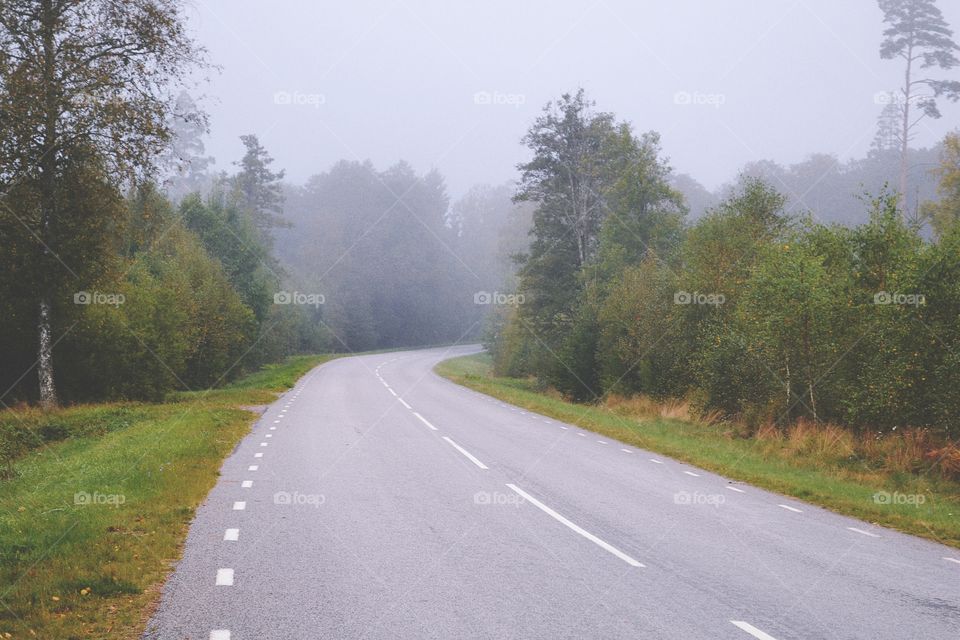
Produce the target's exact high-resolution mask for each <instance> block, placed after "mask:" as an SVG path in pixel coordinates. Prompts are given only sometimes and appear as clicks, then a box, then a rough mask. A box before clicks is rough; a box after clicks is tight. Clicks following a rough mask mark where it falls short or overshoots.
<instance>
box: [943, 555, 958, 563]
mask: <svg viewBox="0 0 960 640" xmlns="http://www.w3.org/2000/svg"><path fill="white" fill-rule="evenodd" d="M943 559H944V560H946V561H947V562H956V563H957V564H960V560H957V559H956V558H950V557H948V556H944V558H943Z"/></svg>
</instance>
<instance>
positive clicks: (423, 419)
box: [413, 411, 438, 431]
mask: <svg viewBox="0 0 960 640" xmlns="http://www.w3.org/2000/svg"><path fill="white" fill-rule="evenodd" d="M413 415H415V416H417V418H419V419H420V422H422V423H423V424H425V425H427V426H428V427H430V428H431V429H433V430H434V431H438V429H437V428H436V427H435V426H433V425H432V424H430V423H429V422H427V419H426V418H424V417H423V416H422V415H420V414H419V413H417V412H416V411H414V412H413Z"/></svg>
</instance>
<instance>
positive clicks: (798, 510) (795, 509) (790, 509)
mask: <svg viewBox="0 0 960 640" xmlns="http://www.w3.org/2000/svg"><path fill="white" fill-rule="evenodd" d="M777 506H778V507H780V508H781V509H786V510H787V511H793V512H794V513H803V511H800V509H797V508H795V507H791V506H790V505H788V504H778V505H777Z"/></svg>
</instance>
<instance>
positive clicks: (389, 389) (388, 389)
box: [387, 387, 397, 398]
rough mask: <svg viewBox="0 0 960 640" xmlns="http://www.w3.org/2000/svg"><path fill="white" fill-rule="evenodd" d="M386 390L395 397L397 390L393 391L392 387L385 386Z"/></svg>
mask: <svg viewBox="0 0 960 640" xmlns="http://www.w3.org/2000/svg"><path fill="white" fill-rule="evenodd" d="M387 391H389V392H390V393H392V394H393V397H394V398H396V397H397V392H396V391H394V390H393V389H391V388H390V387H387Z"/></svg>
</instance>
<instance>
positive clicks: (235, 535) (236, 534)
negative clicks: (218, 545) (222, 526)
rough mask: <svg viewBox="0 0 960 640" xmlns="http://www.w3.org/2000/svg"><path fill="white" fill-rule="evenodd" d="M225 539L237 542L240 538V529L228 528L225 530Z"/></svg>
mask: <svg viewBox="0 0 960 640" xmlns="http://www.w3.org/2000/svg"><path fill="white" fill-rule="evenodd" d="M223 539H224V540H229V541H230V542H236V541H237V540H239V539H240V529H227V530H226V531H224V532H223Z"/></svg>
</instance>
